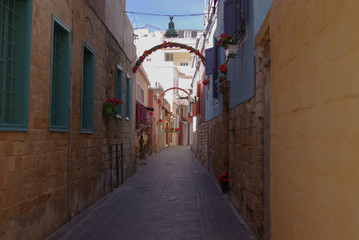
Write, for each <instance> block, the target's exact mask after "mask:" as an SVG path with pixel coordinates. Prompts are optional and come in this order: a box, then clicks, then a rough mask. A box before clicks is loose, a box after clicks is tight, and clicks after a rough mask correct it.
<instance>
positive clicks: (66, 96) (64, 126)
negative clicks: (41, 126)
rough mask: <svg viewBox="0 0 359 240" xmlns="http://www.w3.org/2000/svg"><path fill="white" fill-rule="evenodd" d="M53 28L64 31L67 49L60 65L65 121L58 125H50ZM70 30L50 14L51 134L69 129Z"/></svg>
mask: <svg viewBox="0 0 359 240" xmlns="http://www.w3.org/2000/svg"><path fill="white" fill-rule="evenodd" d="M55 26H57V27H60V28H61V30H62V31H64V32H65V33H66V34H67V36H66V39H65V41H64V42H65V43H66V44H67V49H65V50H66V51H65V53H64V54H65V58H67V64H66V65H65V66H64V65H62V66H63V67H64V68H65V70H64V73H63V74H64V78H63V79H64V80H65V81H66V82H65V83H64V85H63V87H62V89H64V97H63V98H61V100H62V101H61V107H62V108H63V110H64V115H65V116H66V117H64V118H65V120H64V121H63V122H62V123H61V125H60V124H52V122H53V117H52V115H53V111H54V109H53V106H52V105H53V100H54V99H53V93H52V92H53V91H52V90H53V86H54V79H53V77H54V33H55ZM70 66H71V29H70V27H68V26H67V25H66V24H65V23H64V22H63V21H62V20H61V19H60V18H58V17H57V16H56V15H55V14H52V26H51V65H50V98H49V99H50V102H49V130H50V131H52V132H67V131H68V127H69V104H70V94H69V92H70V91H69V90H70V80H71V72H70Z"/></svg>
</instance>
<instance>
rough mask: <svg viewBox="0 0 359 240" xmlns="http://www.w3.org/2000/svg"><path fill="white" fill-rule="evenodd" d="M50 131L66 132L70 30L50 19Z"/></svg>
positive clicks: (55, 19) (54, 18)
mask: <svg viewBox="0 0 359 240" xmlns="http://www.w3.org/2000/svg"><path fill="white" fill-rule="evenodd" d="M51 38H52V40H51V68H50V80H51V82H50V124H49V126H50V131H57V132H66V131H67V130H68V117H69V87H70V41H71V40H70V29H69V28H68V27H67V26H66V25H65V24H64V23H63V22H61V20H59V19H58V18H57V17H56V16H55V15H53V17H52V36H51Z"/></svg>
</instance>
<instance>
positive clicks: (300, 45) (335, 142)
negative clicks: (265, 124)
mask: <svg viewBox="0 0 359 240" xmlns="http://www.w3.org/2000/svg"><path fill="white" fill-rule="evenodd" d="M358 8H359V2H358V1H339V0H333V1H326V0H313V1H295V2H293V1H279V0H274V1H273V5H272V8H271V13H270V19H269V21H270V29H271V30H270V39H271V59H272V69H271V70H272V74H271V76H272V77H271V91H270V94H271V99H270V100H271V104H270V108H271V124H270V131H271V137H270V139H271V149H270V151H271V154H270V161H271V174H270V178H271V180H270V181H271V189H270V190H271V197H270V201H271V206H270V211H271V237H272V239H279V240H280V239H283V240H284V239H285V240H287V239H293V240H295V239H298V240H302V239H358V238H359V228H358V221H359V218H358V211H359V207H358V199H359V188H358V186H357V183H358V182H359V174H358V169H359V162H358V155H359V148H358V144H359V141H358V139H359V124H358V118H359V111H358V102H359V81H358V67H359V66H358V56H359V34H357V33H356V30H357V29H358V27H359V18H358V13H357V9H358Z"/></svg>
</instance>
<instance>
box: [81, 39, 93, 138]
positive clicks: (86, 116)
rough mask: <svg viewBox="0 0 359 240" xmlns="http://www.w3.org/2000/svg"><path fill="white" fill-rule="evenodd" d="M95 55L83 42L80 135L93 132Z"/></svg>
mask: <svg viewBox="0 0 359 240" xmlns="http://www.w3.org/2000/svg"><path fill="white" fill-rule="evenodd" d="M94 70H95V53H94V51H93V50H92V49H91V47H90V46H89V45H88V44H87V43H86V42H83V45H82V88H81V133H92V132H93V103H94V99H93V98H94V92H93V91H94Z"/></svg>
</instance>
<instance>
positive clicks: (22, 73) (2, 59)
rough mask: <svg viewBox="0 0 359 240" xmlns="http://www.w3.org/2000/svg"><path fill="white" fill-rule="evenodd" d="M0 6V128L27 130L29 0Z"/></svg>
mask: <svg viewBox="0 0 359 240" xmlns="http://www.w3.org/2000/svg"><path fill="white" fill-rule="evenodd" d="M0 9H1V13H0V22H1V23H0V131H27V128H28V109H29V79H30V48H31V23H32V21H31V19H32V0H28V1H0Z"/></svg>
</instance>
